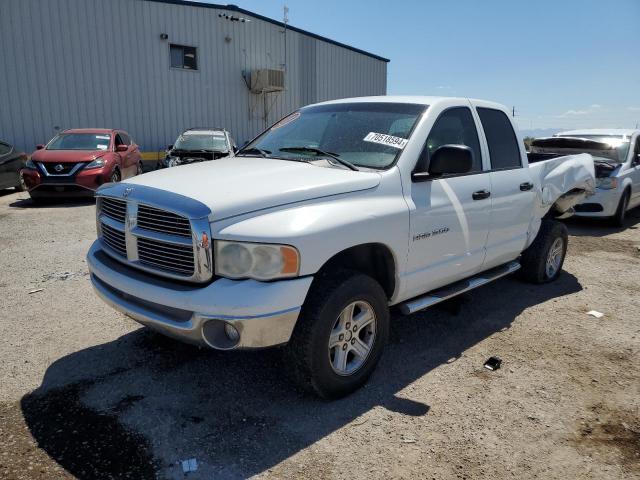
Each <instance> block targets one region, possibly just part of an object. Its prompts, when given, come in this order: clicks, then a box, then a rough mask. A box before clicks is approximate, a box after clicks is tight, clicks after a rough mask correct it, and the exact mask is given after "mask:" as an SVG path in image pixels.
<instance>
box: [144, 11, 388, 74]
mask: <svg viewBox="0 0 640 480" xmlns="http://www.w3.org/2000/svg"><path fill="white" fill-rule="evenodd" d="M143 1H147V2H157V3H169V4H172V5H184V6H186V7H202V8H213V9H217V10H228V11H231V12H237V13H241V14H243V15H247V16H250V17H253V18H257V19H259V20H263V21H265V22H269V23H272V24H274V25H278V26H279V27H282V28H285V24H284V23H283V22H279V21H277V20H274V19H273V18H269V17H265V16H263V15H260V14H258V13H254V12H251V11H249V10H245V9H244V8H240V7H238V6H237V5H219V4H215V3H201V2H198V1H192V0H143ZM286 28H287V30H291V31H294V32H298V33H301V34H303V35H307V36H309V37H312V38H315V39H316V40H321V41H323V42H327V43H331V44H333V45H337V46H338V47H342V48H346V49H347V50H351V51H353V52H356V53H361V54H362V55H366V56H368V57H371V58H375V59H376V60H380V61H382V62H387V63H389V62H390V60H389V59H388V58H384V57H381V56H379V55H376V54H374V53H370V52H366V51H364V50H360V49H359V48H356V47H352V46H351V45H346V44H344V43H340V42H337V41H335V40H331V39H330V38H327V37H323V36H321V35H317V34H315V33H312V32H308V31H306V30H302V29H301V28H297V27H293V26H291V25H289V24H287V25H286Z"/></svg>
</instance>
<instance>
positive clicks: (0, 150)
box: [0, 142, 11, 156]
mask: <svg viewBox="0 0 640 480" xmlns="http://www.w3.org/2000/svg"><path fill="white" fill-rule="evenodd" d="M10 151H11V145H7V144H6V143H2V142H0V156H2V155H6V154H7V153H9V152H10Z"/></svg>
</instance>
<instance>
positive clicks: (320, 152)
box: [278, 147, 359, 172]
mask: <svg viewBox="0 0 640 480" xmlns="http://www.w3.org/2000/svg"><path fill="white" fill-rule="evenodd" d="M278 150H280V151H281V152H290V153H297V152H303V153H304V152H309V153H315V154H316V155H322V156H323V157H328V158H331V159H332V160H335V161H336V162H338V163H339V164H341V165H344V166H345V167H347V168H349V169H350V170H355V171H356V172H357V171H359V169H358V167H356V166H355V165H354V164H353V163H351V162H348V161H346V160H344V159H342V158H340V156H339V155H338V154H337V153H331V152H325V151H324V150H320V149H319V148H313V147H282V148H279V149H278ZM331 163H333V162H331Z"/></svg>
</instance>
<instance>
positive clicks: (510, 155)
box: [478, 108, 522, 170]
mask: <svg viewBox="0 0 640 480" xmlns="http://www.w3.org/2000/svg"><path fill="white" fill-rule="evenodd" d="M478 115H480V121H481V122H482V128H483V129H484V134H485V136H486V137H487V143H488V144H489V157H490V159H491V169H492V170H497V169H501V168H517V167H521V166H522V162H521V160H520V149H519V148H518V140H517V139H516V135H515V133H514V131H513V127H512V126H511V122H510V121H509V117H507V116H506V115H505V113H504V112H501V111H500V110H494V109H493V108H478Z"/></svg>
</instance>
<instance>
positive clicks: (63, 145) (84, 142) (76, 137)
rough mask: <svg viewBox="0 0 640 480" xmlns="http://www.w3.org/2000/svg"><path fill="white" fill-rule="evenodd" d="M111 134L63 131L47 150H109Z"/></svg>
mask: <svg viewBox="0 0 640 480" xmlns="http://www.w3.org/2000/svg"><path fill="white" fill-rule="evenodd" d="M110 140H111V135H109V134H108V133H61V134H60V135H58V136H57V137H55V138H54V139H53V140H51V142H49V145H47V150H107V149H108V148H109V141H110Z"/></svg>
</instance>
